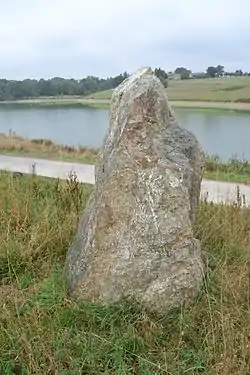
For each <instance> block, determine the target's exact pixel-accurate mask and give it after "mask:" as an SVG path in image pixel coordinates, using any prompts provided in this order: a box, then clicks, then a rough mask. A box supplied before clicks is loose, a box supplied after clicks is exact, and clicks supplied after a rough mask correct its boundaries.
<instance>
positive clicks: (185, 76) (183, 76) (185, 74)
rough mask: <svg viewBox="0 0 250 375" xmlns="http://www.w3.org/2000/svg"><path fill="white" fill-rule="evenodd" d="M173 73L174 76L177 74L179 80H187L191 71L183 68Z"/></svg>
mask: <svg viewBox="0 0 250 375" xmlns="http://www.w3.org/2000/svg"><path fill="white" fill-rule="evenodd" d="M174 72H175V74H179V75H180V78H181V79H189V78H190V74H191V70H189V69H186V68H184V67H183V66H180V67H179V68H176V69H175V71H174Z"/></svg>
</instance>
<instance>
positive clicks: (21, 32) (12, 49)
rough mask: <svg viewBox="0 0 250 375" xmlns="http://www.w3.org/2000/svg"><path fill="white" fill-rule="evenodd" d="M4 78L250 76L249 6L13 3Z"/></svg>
mask: <svg viewBox="0 0 250 375" xmlns="http://www.w3.org/2000/svg"><path fill="white" fill-rule="evenodd" d="M0 14H1V23H0V56H1V59H0V69H1V76H2V77H7V78H12V79H16V78H17V79H18V78H25V77H52V76H65V77H76V78H78V77H83V76H86V75H98V76H107V75H113V74H119V73H120V72H121V71H124V70H128V71H132V70H134V69H136V68H138V67H140V66H143V65H152V66H161V67H163V68H164V69H166V70H172V69H174V68H175V67H176V66H180V65H184V66H187V67H189V68H190V69H192V70H204V69H206V67H207V66H208V65H210V64H223V65H225V66H226V68H227V69H229V70H230V69H237V68H242V69H245V70H249V71H250V66H249V61H250V51H249V45H250V3H249V1H248V0H238V1H237V3H235V1H234V0H210V2H206V1H203V0H200V1H198V0H189V1H188V2H184V1H179V2H177V1H173V0H126V2H119V1H117V0H105V1H103V0H91V1H88V2H85V1H83V0H70V1H69V0H60V1H59V0H53V1H51V0H36V1H31V0H23V1H22V2H19V0H8V2H1V5H0Z"/></svg>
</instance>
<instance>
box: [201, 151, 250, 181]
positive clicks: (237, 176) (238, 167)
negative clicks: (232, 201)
mask: <svg viewBox="0 0 250 375" xmlns="http://www.w3.org/2000/svg"><path fill="white" fill-rule="evenodd" d="M205 177H206V178H208V179H212V180H218V181H226V182H239V183H244V184H250V162H249V161H248V160H240V159H238V158H237V157H233V158H231V159H230V160H229V161H228V162H223V161H222V160H220V158H219V157H218V156H216V155H215V156H208V155H207V157H206V165H205Z"/></svg>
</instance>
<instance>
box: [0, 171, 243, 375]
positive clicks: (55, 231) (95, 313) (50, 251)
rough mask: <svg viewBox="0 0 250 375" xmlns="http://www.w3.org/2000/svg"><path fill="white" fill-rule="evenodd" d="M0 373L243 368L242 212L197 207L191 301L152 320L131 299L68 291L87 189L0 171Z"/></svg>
mask: <svg viewBox="0 0 250 375" xmlns="http://www.w3.org/2000/svg"><path fill="white" fill-rule="evenodd" d="M0 189H1V199H0V215H1V217H0V241H1V247H0V267H1V271H0V277H1V284H0V297H1V299H0V300H1V309H0V343H1V345H0V374H7V375H11V374H19V375H21V374H22V375H27V374H36V375H37V374H49V375H51V374H53V375H55V374H60V375H61V374H62V375H66V374H67V375H75V374H86V375H87V374H88V375H91V374H93V375H94V374H95V375H97V374H112V375H113V374H114V375H125V374H126V375H127V374H141V375H153V374H159V375H164V374H168V375H169V374H172V375H184V374H189V375H191V374H192V375H193V374H201V373H203V374H206V375H212V374H213V375H217V374H221V375H229V374H230V375H234V374H240V375H243V374H245V375H247V374H249V371H250V367H249V366H250V344H249V339H250V212H249V210H248V209H247V208H246V207H244V204H243V203H242V201H241V199H240V194H238V197H236V198H237V199H236V202H235V204H233V205H231V206H226V205H223V204H221V205H214V204H210V203H208V202H206V201H204V202H202V203H201V205H200V209H199V213H198V217H197V221H196V224H195V226H194V232H195V235H196V236H197V237H198V238H199V239H200V240H201V243H202V250H203V257H204V261H205V264H206V278H205V281H204V286H203V288H202V291H201V293H200V295H199V297H198V298H197V300H196V301H195V303H194V304H193V305H192V306H189V307H185V308H183V309H182V310H178V311H173V312H171V313H170V314H166V316H165V317H164V318H161V319H159V318H157V317H156V316H152V315H151V314H149V313H148V312H146V311H143V310H141V309H139V307H138V306H136V305H135V304H129V303H125V302H124V303H121V304H118V305H116V306H103V305H101V304H93V303H90V302H87V301H81V302H79V301H75V300H71V299H69V297H68V295H67V293H66V288H65V283H64V278H63V273H62V267H63V264H64V259H65V254H66V251H67V248H68V245H69V243H70V241H71V238H72V236H73V234H74V232H75V230H76V226H77V222H78V217H79V214H80V212H81V211H82V210H83V209H84V206H85V204H86V201H87V199H88V197H89V194H90V191H91V187H89V186H86V185H81V184H79V183H78V182H77V180H76V178H75V177H74V176H72V177H71V178H70V179H69V180H68V181H58V180H50V179H41V178H38V177H36V176H34V175H31V176H24V177H22V178H19V179H18V178H14V177H13V176H12V175H10V174H6V173H4V174H1V175H0Z"/></svg>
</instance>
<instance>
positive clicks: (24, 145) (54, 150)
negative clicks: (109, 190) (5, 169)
mask: <svg viewBox="0 0 250 375" xmlns="http://www.w3.org/2000/svg"><path fill="white" fill-rule="evenodd" d="M0 152H1V153H2V154H7V155H8V154H11V155H18V156H20V155H23V156H33V157H43V158H49V159H58V160H62V161H77V162H82V163H89V164H93V163H95V160H96V157H97V154H98V149H94V148H88V147H82V146H79V147H73V146H68V145H58V144H55V143H54V142H52V141H51V140H49V139H28V138H24V137H21V136H20V135H18V134H16V133H15V132H13V131H11V130H10V131H9V134H3V133H0Z"/></svg>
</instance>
